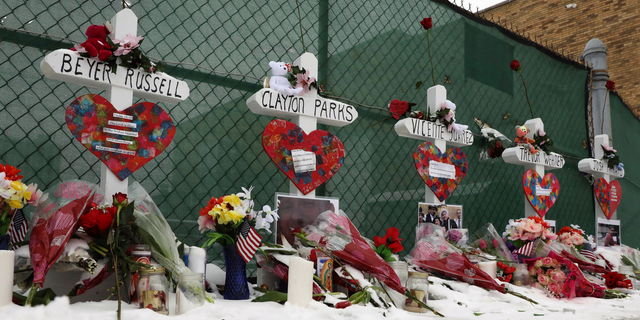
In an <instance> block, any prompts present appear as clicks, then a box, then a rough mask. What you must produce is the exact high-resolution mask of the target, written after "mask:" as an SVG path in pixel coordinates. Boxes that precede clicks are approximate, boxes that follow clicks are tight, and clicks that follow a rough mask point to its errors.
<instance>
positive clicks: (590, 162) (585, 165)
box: [578, 134, 624, 227]
mask: <svg viewBox="0 0 640 320" xmlns="http://www.w3.org/2000/svg"><path fill="white" fill-rule="evenodd" d="M593 140H594V141H593V145H594V146H593V158H587V159H582V160H580V162H578V170H580V171H582V172H585V173H590V174H592V175H593V178H594V179H600V178H604V179H605V180H606V181H607V183H609V182H611V180H615V179H616V178H622V177H624V168H623V169H622V170H618V168H616V167H613V169H609V168H608V167H607V162H605V161H602V160H600V159H602V157H603V156H604V151H603V150H602V145H605V144H606V145H609V136H608V135H606V134H599V135H597V136H596V137H595V138H594V139H593ZM594 201H596V202H597V200H594ZM595 207H596V220H597V218H605V215H604V212H602V208H601V207H600V205H599V204H597V203H596V204H595ZM613 214H614V215H612V216H611V219H616V213H615V212H614V213H613ZM596 227H597V225H596Z"/></svg>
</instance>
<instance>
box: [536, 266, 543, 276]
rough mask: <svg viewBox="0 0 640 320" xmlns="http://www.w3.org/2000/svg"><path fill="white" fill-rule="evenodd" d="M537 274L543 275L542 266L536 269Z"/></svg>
mask: <svg viewBox="0 0 640 320" xmlns="http://www.w3.org/2000/svg"><path fill="white" fill-rule="evenodd" d="M536 275H537V276H543V275H544V270H542V268H540V269H538V270H536Z"/></svg>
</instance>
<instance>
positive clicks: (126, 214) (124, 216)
mask: <svg viewBox="0 0 640 320" xmlns="http://www.w3.org/2000/svg"><path fill="white" fill-rule="evenodd" d="M133 205H134V204H133V201H132V202H131V203H129V204H128V205H127V206H126V207H124V208H122V209H120V225H121V226H124V225H127V224H129V222H131V220H132V219H133Z"/></svg>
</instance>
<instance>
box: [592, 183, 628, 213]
mask: <svg viewBox="0 0 640 320" xmlns="http://www.w3.org/2000/svg"><path fill="white" fill-rule="evenodd" d="M593 191H594V192H595V194H596V200H597V201H598V204H599V205H600V208H602V212H604V216H605V217H607V219H611V217H612V216H613V213H614V212H616V209H618V205H619V204H620V196H621V195H622V186H621V185H620V182H618V181H616V180H613V181H611V182H609V183H607V180H605V179H604V178H599V179H597V180H596V182H595V183H594V184H593Z"/></svg>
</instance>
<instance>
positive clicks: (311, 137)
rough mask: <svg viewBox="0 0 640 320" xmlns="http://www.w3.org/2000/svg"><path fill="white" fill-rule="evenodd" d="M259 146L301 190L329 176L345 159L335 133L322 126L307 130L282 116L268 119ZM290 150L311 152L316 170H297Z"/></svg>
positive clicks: (324, 180) (311, 189)
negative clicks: (310, 130) (323, 128)
mask: <svg viewBox="0 0 640 320" xmlns="http://www.w3.org/2000/svg"><path fill="white" fill-rule="evenodd" d="M262 147H263V148H264V151H266V152H267V154H268V155H269V157H271V160H272V161H273V162H274V163H275V164H276V165H277V166H278V168H280V170H281V171H282V172H283V173H284V174H285V175H286V176H287V177H289V179H290V180H291V181H292V182H293V183H294V184H295V185H296V187H298V190H300V192H302V193H303V194H307V193H309V192H311V191H313V190H315V189H316V188H317V187H319V186H320V185H321V184H323V183H325V182H326V181H327V180H329V179H331V177H333V175H334V174H336V172H338V170H339V169H340V167H341V166H342V164H343V163H344V145H342V141H340V139H339V138H338V137H336V136H335V135H333V134H331V133H329V132H327V131H324V130H315V131H313V132H311V133H309V134H307V133H305V132H304V131H303V130H302V128H300V127H299V126H297V125H296V124H295V123H293V122H289V121H287V120H282V119H276V120H273V121H271V122H269V124H268V125H267V127H266V128H265V129H264V132H263V133H262ZM293 150H302V151H306V152H311V153H313V155H315V165H316V167H315V170H314V171H306V172H298V173H296V168H295V167H294V162H293V157H292V154H291V152H292V151H293Z"/></svg>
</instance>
